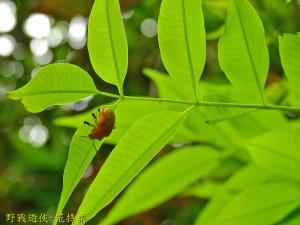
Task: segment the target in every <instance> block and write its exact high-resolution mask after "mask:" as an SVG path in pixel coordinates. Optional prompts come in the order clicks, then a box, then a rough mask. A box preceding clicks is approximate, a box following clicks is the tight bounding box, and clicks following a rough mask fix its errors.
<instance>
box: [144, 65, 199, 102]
mask: <svg viewBox="0 0 300 225" xmlns="http://www.w3.org/2000/svg"><path fill="white" fill-rule="evenodd" d="M143 72H144V74H145V75H146V76H147V77H149V78H150V79H151V80H152V81H154V83H155V84H156V86H157V88H158V91H159V96H160V97H161V98H172V99H187V100H193V99H194V96H193V95H192V93H190V88H188V87H187V86H182V85H180V84H179V83H178V82H177V81H176V80H174V79H172V78H171V77H170V76H168V75H167V74H164V73H161V72H158V71H156V70H153V69H144V70H143Z"/></svg>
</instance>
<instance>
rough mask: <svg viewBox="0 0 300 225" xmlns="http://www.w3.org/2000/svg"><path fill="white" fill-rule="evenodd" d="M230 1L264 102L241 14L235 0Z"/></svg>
mask: <svg viewBox="0 0 300 225" xmlns="http://www.w3.org/2000/svg"><path fill="white" fill-rule="evenodd" d="M232 1H233V5H234V8H235V10H236V12H237V16H238V22H239V24H240V27H241V30H242V34H243V37H244V38H243V40H244V42H245V45H246V50H247V55H248V57H249V58H250V65H251V69H252V72H253V73H254V77H255V81H256V85H257V88H258V90H259V95H260V98H261V101H262V103H265V99H264V95H263V91H262V89H261V87H260V86H261V84H260V80H259V77H258V73H257V70H256V67H255V64H254V60H253V57H252V54H251V51H250V46H249V43H248V39H247V35H246V31H245V28H244V26H243V24H242V16H241V13H240V11H239V9H238V7H237V5H236V1H235V0H232Z"/></svg>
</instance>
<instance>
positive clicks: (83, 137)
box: [53, 110, 115, 225]
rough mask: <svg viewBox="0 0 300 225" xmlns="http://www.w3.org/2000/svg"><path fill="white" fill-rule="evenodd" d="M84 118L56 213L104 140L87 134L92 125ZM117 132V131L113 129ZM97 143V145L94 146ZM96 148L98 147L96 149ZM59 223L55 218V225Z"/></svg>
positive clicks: (66, 168) (89, 118)
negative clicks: (86, 122)
mask: <svg viewBox="0 0 300 225" xmlns="http://www.w3.org/2000/svg"><path fill="white" fill-rule="evenodd" d="M94 113H95V114H98V111H97V110H94ZM85 120H86V121H89V122H90V123H91V124H93V123H94V121H93V117H92V116H91V115H89V116H88V117H86V118H85ZM83 122H84V120H83V121H82V122H81V124H82V125H81V126H80V127H79V128H78V130H77V131H76V133H75V134H74V136H73V138H72V141H71V144H70V150H69V155H68V160H67V163H66V166H65V170H64V176H63V190H62V194H61V197H60V200H59V204H58V209H57V213H56V215H60V214H61V213H62V210H63V209H64V207H65V205H66V203H67V201H68V199H69V198H70V196H71V194H72V192H73V190H74V188H75V187H76V185H77V184H78V183H79V181H80V180H81V177H82V176H83V174H84V172H85V171H86V169H87V168H88V166H89V165H90V163H91V161H92V159H93V158H94V156H95V154H96V150H98V149H99V147H100V146H101V144H102V143H103V140H102V141H98V140H96V141H94V142H92V141H91V140H90V139H89V138H88V137H87V136H88V135H89V134H90V132H91V127H90V126H87V125H85V124H83ZM113 132H115V131H113ZM94 145H95V147H94ZM95 148H96V149H95ZM56 223H57V220H54V222H53V225H55V224H56Z"/></svg>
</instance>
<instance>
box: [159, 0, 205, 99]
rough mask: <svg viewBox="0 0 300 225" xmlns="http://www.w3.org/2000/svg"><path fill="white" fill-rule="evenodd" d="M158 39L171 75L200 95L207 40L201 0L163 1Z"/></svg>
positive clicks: (164, 61) (163, 58) (194, 94)
mask: <svg viewBox="0 0 300 225" xmlns="http://www.w3.org/2000/svg"><path fill="white" fill-rule="evenodd" d="M158 40H159V46H160V50H161V56H162V60H163V63H164V65H165V67H166V69H167V70H168V72H169V74H170V75H171V76H172V77H174V78H175V79H176V80H177V81H178V82H179V83H180V84H182V85H187V86H188V87H189V89H191V90H192V91H193V92H192V93H193V96H194V97H197V89H198V81H199V79H200V76H201V74H202V71H203V68H204V64H205V56H206V49H205V46H206V43H205V42H206V39H205V28H204V20H203V13H202V1H201V0H164V1H162V4H161V9H160V15H159V20H158Z"/></svg>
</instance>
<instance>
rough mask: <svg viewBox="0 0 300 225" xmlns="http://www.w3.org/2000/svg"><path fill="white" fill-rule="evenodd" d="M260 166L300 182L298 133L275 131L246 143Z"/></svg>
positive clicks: (299, 141) (299, 139) (299, 136)
mask: <svg viewBox="0 0 300 225" xmlns="http://www.w3.org/2000/svg"><path fill="white" fill-rule="evenodd" d="M245 145H246V146H247V149H248V151H249V153H250V155H251V157H252V159H253V160H254V162H255V163H257V164H258V165H259V166H261V167H263V168H266V169H268V170H270V171H273V172H275V173H278V174H281V175H283V176H285V177H288V178H290V179H294V180H296V181H298V182H299V181H300V176H299V174H300V151H299V145H300V135H299V133H298V131H296V132H292V131H273V132H269V133H266V134H263V135H261V136H258V137H256V138H253V139H251V140H249V141H247V142H246V143H245Z"/></svg>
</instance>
